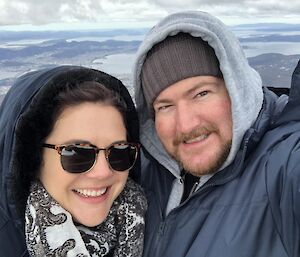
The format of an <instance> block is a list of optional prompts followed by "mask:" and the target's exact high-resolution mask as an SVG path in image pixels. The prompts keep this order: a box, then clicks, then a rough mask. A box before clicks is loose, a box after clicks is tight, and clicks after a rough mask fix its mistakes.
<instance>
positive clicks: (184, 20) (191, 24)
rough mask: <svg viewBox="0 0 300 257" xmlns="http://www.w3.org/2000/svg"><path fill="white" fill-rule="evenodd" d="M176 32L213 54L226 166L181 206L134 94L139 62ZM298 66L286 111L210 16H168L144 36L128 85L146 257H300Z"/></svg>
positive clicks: (170, 163) (177, 172)
mask: <svg viewBox="0 0 300 257" xmlns="http://www.w3.org/2000/svg"><path fill="white" fill-rule="evenodd" d="M180 32H184V33H189V34H191V35H192V36H194V37H201V38H202V39H203V40H205V41H207V42H208V44H209V45H210V46H211V47H212V48H213V49H214V51H215V54H216V56H217V58H218V60H219V63H220V69H221V71H222V74H223V78H224V81H225V85H226V88H227V91H228V94H229V97H230V99H231V111H232V123H233V131H232V134H233V140H232V148H231V151H230V154H229V156H228V158H227V160H226V162H225V163H224V164H223V166H222V168H221V169H220V170H219V171H218V172H217V173H215V174H214V175H213V176H207V175H206V176H202V177H200V178H199V181H198V185H197V187H196V190H194V191H192V192H191V194H190V195H189V197H188V198H187V199H186V200H185V201H183V202H180V200H181V196H182V192H183V187H184V183H182V180H183V179H182V177H181V168H180V166H179V165H178V164H177V162H176V161H175V160H174V159H172V158H171V157H170V156H169V155H168V153H167V152H166V150H165V149H164V147H163V146H162V144H161V142H160V140H159V138H158V135H157V133H156V130H155V123H154V120H153V118H152V115H151V114H150V113H149V112H148V109H147V103H146V101H145V97H144V94H143V87H142V85H141V70H142V67H143V63H144V61H145V58H147V53H148V52H149V51H150V50H151V49H152V47H153V46H154V45H156V44H157V43H159V42H161V41H162V40H164V39H165V38H166V37H168V36H172V35H176V34H178V33H180ZM299 66H300V64H298V67H297V69H296V70H295V72H294V75H293V81H292V89H291V92H290V98H289V102H288V104H287V105H286V103H287V101H288V97H287V96H286V95H284V96H281V97H277V96H276V95H275V94H274V93H272V92H271V91H269V90H268V89H266V88H263V87H262V82H261V79H260V76H259V75H258V73H257V72H256V71H255V70H254V69H253V68H252V67H250V65H249V64H248V61H247V58H246V57H245V55H244V52H243V51H242V48H241V46H240V43H239V42H238V40H237V38H236V37H235V36H234V35H233V33H232V32H231V31H229V30H228V28H227V27H226V26H225V25H224V24H223V23H222V22H220V21H219V20H218V19H216V18H215V17H213V16H211V15H209V14H207V13H203V12H180V13H175V14H172V15H169V16H168V17H166V18H165V19H163V20H162V21H161V22H159V23H158V24H157V25H156V26H155V27H153V28H152V29H151V30H150V31H149V33H148V34H147V35H146V37H145V39H144V41H143V43H142V44H141V46H140V48H139V50H138V53H137V59H136V62H135V67H134V78H133V79H134V86H135V93H136V95H135V99H136V104H137V109H138V114H139V120H140V137H141V143H142V145H143V146H144V150H145V151H144V153H145V154H144V156H143V158H142V169H141V170H142V176H141V177H142V180H141V181H142V185H143V186H144V188H145V190H146V194H147V197H148V204H149V207H148V213H147V217H146V232H145V248H144V256H145V257H150V256H151V257H161V256H164V257H171V256H172V257H183V256H185V257H195V256H198V257H201V256H203V257H204V256H205V257H219V256H222V257H233V256H243V257H254V256H255V257H266V256H272V257H288V256H289V257H297V256H300V243H299V242H300V201H299V198H300V190H299V189H300V166H299V163H300V151H299V149H300V113H299V104H300V102H299V101H300V100H299V99H300V94H299V92H300V78H299V69H300V67H299ZM149 83H151V82H149ZM285 106H286V107H285ZM144 157H145V158H144Z"/></svg>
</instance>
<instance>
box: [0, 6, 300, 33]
mask: <svg viewBox="0 0 300 257" xmlns="http://www.w3.org/2000/svg"><path fill="white" fill-rule="evenodd" d="M188 9H189V10H201V11H206V12H210V13H211V14H213V15H215V16H217V17H218V18H220V19H221V20H222V21H223V22H225V23H226V24H228V25H233V24H242V23H253V22H288V23H300V0H287V1H283V0H228V1H227V0H154V1H150V0H64V1H60V0H48V1H47V0H0V29H8V28H11V29H24V28H25V29H26V28H27V29H28V28H29V29H30V28H31V29H43V28H48V29H51V28H53V29H63V28H69V29H70V28H71V29H74V28H124V27H130V28H132V27H149V26H152V25H154V24H155V23H156V22H157V21H158V20H160V19H162V18H163V17H164V16H166V15H168V14H169V13H173V12H177V11H180V10H188Z"/></svg>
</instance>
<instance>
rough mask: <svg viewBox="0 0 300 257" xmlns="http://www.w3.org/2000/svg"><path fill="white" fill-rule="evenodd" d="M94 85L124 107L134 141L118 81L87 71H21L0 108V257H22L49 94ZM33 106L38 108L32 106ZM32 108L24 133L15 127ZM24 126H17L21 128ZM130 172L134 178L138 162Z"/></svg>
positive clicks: (134, 126)
mask: <svg viewBox="0 0 300 257" xmlns="http://www.w3.org/2000/svg"><path fill="white" fill-rule="evenodd" d="M64 80H66V81H69V82H70V83H72V82H74V83H79V82H81V81H97V82H99V83H101V84H103V85H104V86H107V87H109V89H111V90H113V91H115V92H117V94H119V95H120V97H121V98H123V99H124V101H125V102H126V105H127V111H126V121H125V123H126V126H127V131H128V134H129V135H128V137H129V139H130V140H132V141H134V142H138V141H139V130H138V118H137V113H136V110H135V107H134V103H133V101H132V99H131V96H130V94H129V93H128V91H127V89H126V87H125V86H124V85H123V84H122V83H121V81H119V80H118V79H116V78H114V77H112V76H110V75H108V74H106V73H103V72H100V71H96V70H93V69H88V68H84V67H79V66H78V67H77V66H62V67H56V68H51V69H44V70H39V71H34V72H31V73H27V74H25V75H23V76H22V77H20V78H19V79H17V80H16V82H15V83H14V85H13V86H12V87H11V89H10V90H9V92H8V93H7V94H6V96H5V98H4V100H3V102H2V104H1V108H0V256H5V257H18V256H28V253H27V249H26V242H25V236H24V209H25V204H26V200H27V197H28V194H29V186H30V182H31V180H32V179H33V178H34V175H35V174H36V170H37V169H38V167H37V165H38V164H39V163H40V160H38V158H40V157H39V156H40V155H39V154H36V153H37V151H41V144H42V142H41V140H42V139H43V137H44V136H45V135H47V134H48V132H49V131H48V129H49V122H51V119H50V117H51V110H52V106H55V104H56V103H55V100H54V99H55V97H54V96H55V95H57V94H58V92H59V91H60V88H59V86H57V85H62V84H63V83H56V82H60V81H64ZM37 107H38V108H37ZM31 108H33V109H34V111H35V117H38V118H31V117H27V118H26V121H25V123H26V126H25V128H26V129H24V130H20V129H19V130H18V126H19V125H20V124H22V123H23V122H24V121H23V120H22V117H23V115H24V114H25V113H26V111H27V110H29V109H31ZM23 125H24V124H22V128H23V127H24V126H23ZM137 164H138V165H135V167H134V168H133V170H131V173H130V174H131V175H130V176H132V177H134V178H136V177H135V175H137V174H138V173H137V171H139V161H138V163H137Z"/></svg>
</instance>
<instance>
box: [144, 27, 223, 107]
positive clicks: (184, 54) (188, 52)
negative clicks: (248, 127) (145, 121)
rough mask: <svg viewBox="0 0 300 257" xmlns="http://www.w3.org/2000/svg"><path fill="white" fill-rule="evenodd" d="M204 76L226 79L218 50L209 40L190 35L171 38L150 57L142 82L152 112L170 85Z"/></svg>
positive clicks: (145, 65)
mask: <svg viewBox="0 0 300 257" xmlns="http://www.w3.org/2000/svg"><path fill="white" fill-rule="evenodd" d="M202 75H211V76H216V77H222V72H221V71H220V67H219V61H218V59H217V57H216V55H215V51H214V50H213V48H212V47H211V46H209V45H208V43H207V42H206V41H203V40H202V39H201V38H198V37H193V36H191V35H190V34H187V33H179V34H177V35H175V36H168V37H167V38H166V39H165V40H164V41H162V42H159V43H158V44H156V45H155V46H154V47H153V48H152V49H151V50H150V51H149V52H148V54H147V57H146V59H145V62H144V64H143V67H142V72H141V80H142V88H143V92H144V96H145V99H146V103H147V105H148V109H149V111H150V112H152V110H153V106H152V105H153V101H154V100H155V98H156V97H157V96H158V95H159V94H160V92H161V91H163V90H164V89H165V88H167V87H168V86H170V85H172V84H174V83H175V82H178V81H180V80H183V79H186V78H189V77H194V76H202Z"/></svg>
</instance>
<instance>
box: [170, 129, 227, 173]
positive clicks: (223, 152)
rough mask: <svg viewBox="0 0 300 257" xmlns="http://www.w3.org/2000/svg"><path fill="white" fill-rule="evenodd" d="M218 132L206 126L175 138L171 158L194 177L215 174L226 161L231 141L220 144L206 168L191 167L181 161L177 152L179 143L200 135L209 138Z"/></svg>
mask: <svg viewBox="0 0 300 257" xmlns="http://www.w3.org/2000/svg"><path fill="white" fill-rule="evenodd" d="M218 132H219V131H218V129H217V128H215V127H214V126H207V127H201V128H197V129H194V130H193V131H191V132H190V133H188V134H181V135H178V136H176V138H175V139H174V142H173V145H174V147H175V149H176V150H175V153H173V154H171V155H172V157H173V158H174V159H175V160H176V161H177V162H178V164H179V165H180V166H181V167H182V168H183V169H184V170H185V171H187V172H189V173H191V174H192V175H194V176H202V175H208V174H213V173H215V172H217V171H218V170H219V169H220V168H221V167H222V165H223V164H224V162H225V161H226V159H227V157H228V155H229V153H230V149H231V145H232V141H231V139H230V140H227V141H225V142H222V144H221V145H220V148H219V150H218V152H217V153H216V157H215V159H214V161H212V162H210V163H209V164H207V165H206V166H200V165H198V166H197V167H193V165H191V163H189V162H188V161H183V160H182V159H181V157H180V154H179V151H178V145H179V144H181V143H184V142H185V141H188V140H192V139H194V138H196V137H199V136H201V135H208V136H209V134H210V133H218ZM218 134H219V133H218ZM219 135H220V134H219Z"/></svg>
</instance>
